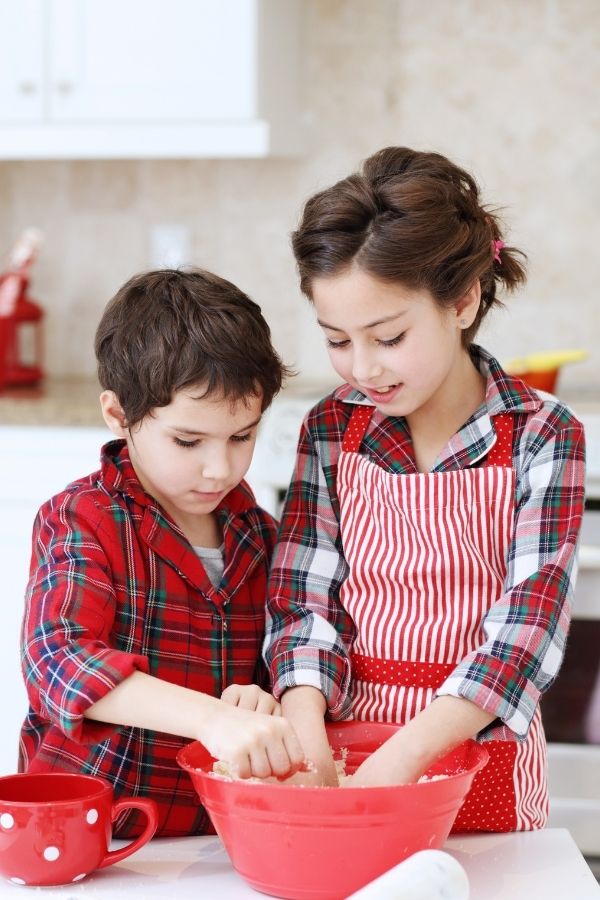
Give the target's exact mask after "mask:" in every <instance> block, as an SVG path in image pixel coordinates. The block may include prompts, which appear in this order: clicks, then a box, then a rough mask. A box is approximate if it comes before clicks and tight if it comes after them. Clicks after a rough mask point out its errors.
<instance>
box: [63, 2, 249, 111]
mask: <svg viewBox="0 0 600 900" xmlns="http://www.w3.org/2000/svg"><path fill="white" fill-rule="evenodd" d="M49 9H50V18H49V27H50V42H49V53H50V59H49V69H50V92H49V98H50V99H49V115H50V119H51V120H52V121H53V122H79V123H83V122H84V121H85V120H89V121H91V122H96V123H98V122H99V121H102V120H104V121H106V122H115V123H119V122H123V121H129V122H131V121H133V122H140V123H141V122H150V121H152V120H162V121H171V122H173V121H175V120H177V121H179V122H186V121H192V120H198V119H204V120H211V119H219V120H223V119H244V118H250V117H252V116H253V115H254V112H255V102H256V84H255V81H256V75H255V72H256V65H255V63H256V59H255V56H256V49H257V40H256V28H257V21H256V18H257V0H227V2H226V3H217V2H215V0H169V3H166V2H165V0H126V2H123V0H102V2H98V0H51V3H50V7H49ZM224 38H225V39H224ZM224 51H225V52H224Z"/></svg>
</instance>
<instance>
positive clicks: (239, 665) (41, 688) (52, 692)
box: [20, 441, 276, 837]
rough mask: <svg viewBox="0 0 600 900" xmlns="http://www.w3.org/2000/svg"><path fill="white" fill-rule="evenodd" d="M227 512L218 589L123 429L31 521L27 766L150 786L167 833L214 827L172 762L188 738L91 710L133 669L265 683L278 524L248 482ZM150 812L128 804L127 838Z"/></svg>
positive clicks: (124, 790) (216, 691)
mask: <svg viewBox="0 0 600 900" xmlns="http://www.w3.org/2000/svg"><path fill="white" fill-rule="evenodd" d="M217 514H218V517H219V521H220V524H221V526H222V529H223V536H224V546H225V550H224V557H225V571H224V575H223V580H222V582H221V584H220V585H219V589H218V590H216V589H215V588H213V586H212V584H211V582H210V580H209V578H208V576H207V574H206V572H205V570H204V568H203V566H202V563H201V562H200V560H199V559H198V557H197V555H196V554H195V553H194V551H193V549H192V547H191V546H190V544H189V542H188V541H187V539H186V538H185V537H184V535H183V533H182V532H181V531H180V530H179V529H178V528H177V526H176V525H174V523H173V522H172V521H171V520H170V519H169V518H167V516H166V515H165V513H164V512H163V510H162V509H161V507H160V506H159V505H158V504H157V503H156V501H154V500H153V499H152V497H150V496H149V495H148V494H146V493H145V492H144V490H143V489H142V487H141V485H140V483H139V481H138V480H137V477H136V475H135V472H134V470H133V467H132V466H131V463H130V461H129V456H128V453H127V448H126V446H125V443H124V441H112V442H110V443H109V444H107V445H106V446H105V447H104V448H103V453H102V459H101V469H100V471H99V472H94V473H93V474H92V475H89V476H88V477H86V478H83V479H81V480H79V481H76V482H74V483H73V484H71V485H69V486H68V487H67V488H66V490H65V491H63V492H62V493H60V494H58V495H57V496H55V497H53V498H52V499H51V500H49V501H48V502H47V503H45V504H44V506H42V508H41V510H40V511H39V513H38V516H37V519H36V522H35V525H34V533H33V552H32V561H31V570H30V580H29V585H28V590H27V597H26V608H25V615H24V620H23V633H22V662H23V672H24V677H25V681H26V686H27V691H28V695H29V703H30V709H29V715H28V717H27V719H26V721H25V723H24V725H23V729H22V733H21V755H20V769H21V770H27V771H30V772H40V771H50V770H61V771H67V772H83V773H86V774H92V775H101V776H103V777H105V778H106V779H107V780H108V781H110V782H112V784H113V785H114V788H115V793H116V795H117V796H121V795H123V794H133V795H137V796H152V797H153V798H154V799H155V800H156V801H157V803H158V806H159V816H160V824H159V830H158V834H161V835H184V834H194V833H202V832H204V831H207V830H210V823H209V821H208V817H207V815H206V813H205V812H204V810H203V808H202V807H201V806H200V805H199V802H198V800H197V797H196V794H195V791H194V789H193V787H192V783H191V781H190V780H189V777H188V776H187V775H186V773H185V772H183V771H182V770H181V769H180V768H179V766H178V765H177V763H176V761H175V755H176V753H177V751H178V750H179V748H180V747H182V746H183V745H184V744H185V743H187V742H188V740H187V739H186V738H179V737H175V736H173V735H169V734H163V733H158V732H150V731H145V730H143V729H136V728H125V727H118V726H113V725H107V724H103V723H100V722H94V721H92V720H90V719H85V718H83V713H84V711H85V710H86V709H87V708H88V707H90V706H91V705H92V704H93V703H95V702H96V701H97V700H99V699H100V698H101V697H103V696H104V695H105V694H107V692H108V691H110V690H111V689H112V688H114V687H115V686H116V685H117V684H119V683H120V682H121V681H123V679H125V678H127V676H128V675H130V674H131V673H132V672H133V671H134V670H136V669H139V670H141V671H143V672H148V673H150V674H151V675H154V676H156V677H158V678H162V679H163V680H165V681H169V682H171V683H173V684H179V685H183V686H185V687H187V688H191V689H192V690H197V691H203V692H205V693H207V694H211V695H213V696H216V697H218V696H220V694H221V691H222V690H223V688H224V687H225V686H226V685H228V684H231V683H232V682H236V683H238V684H250V683H252V682H256V681H258V682H259V683H263V684H264V683H265V675H266V672H265V669H264V665H263V663H262V661H261V659H260V648H261V643H262V639H263V635H264V604H265V596H266V587H267V573H268V565H269V560H270V557H271V554H272V550H273V546H274V543H275V531H276V523H275V520H274V519H273V518H272V517H271V516H270V515H269V514H268V513H266V512H264V511H263V510H261V509H260V508H259V507H257V506H256V502H255V500H254V498H253V496H252V493H251V491H250V490H249V488H248V487H247V486H246V485H245V484H244V483H242V485H240V486H239V487H238V488H236V489H235V490H234V491H232V492H230V494H229V495H228V496H227V497H226V498H225V499H224V501H223V503H222V504H221V506H220V507H219V509H218V511H217ZM142 820H143V816H142V815H141V814H139V813H135V812H131V813H126V814H125V815H124V816H123V818H122V819H120V820H119V821H118V823H117V824H118V828H117V831H118V836H119V837H130V836H132V835H134V834H138V833H139V831H140V830H141V827H142V824H143V823H142Z"/></svg>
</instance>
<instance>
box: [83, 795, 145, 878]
mask: <svg viewBox="0 0 600 900" xmlns="http://www.w3.org/2000/svg"><path fill="white" fill-rule="evenodd" d="M125 809H141V810H142V812H143V813H145V814H146V819H147V822H146V827H145V828H144V830H143V831H142V833H141V834H140V836H139V837H137V838H136V839H135V840H134V841H131V843H129V844H126V845H125V846H124V847H120V848H119V849H118V850H108V851H107V853H106V856H105V857H104V859H103V860H102V862H101V863H100V864H99V865H98V867H97V868H98V869H104V868H105V866H112V864H113V863H116V862H120V861H121V860H122V859H125V858H126V857H128V856H131V854H132V853H135V852H136V850H139V849H140V848H141V847H143V846H144V844H147V843H148V841H149V840H150V838H151V837H153V835H154V832H155V831H156V829H157V828H158V807H157V805H156V803H155V802H154V800H151V799H150V798H149V797H121V799H120V800H117V801H116V802H115V803H113V807H112V821H113V822H114V820H115V819H116V818H117V816H118V815H119V813H120V812H123V811H124V810H125Z"/></svg>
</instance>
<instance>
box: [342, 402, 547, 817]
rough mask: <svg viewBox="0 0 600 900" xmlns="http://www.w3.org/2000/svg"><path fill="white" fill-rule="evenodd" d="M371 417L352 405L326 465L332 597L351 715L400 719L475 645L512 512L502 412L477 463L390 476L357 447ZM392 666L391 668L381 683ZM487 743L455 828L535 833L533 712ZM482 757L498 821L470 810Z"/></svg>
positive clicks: (540, 763)
mask: <svg viewBox="0 0 600 900" xmlns="http://www.w3.org/2000/svg"><path fill="white" fill-rule="evenodd" d="M371 413H372V408H371V409H369V408H366V407H357V408H356V412H355V413H354V415H353V417H352V418H351V420H350V424H349V427H348V431H347V434H346V436H345V440H344V445H343V452H342V454H341V456H340V460H339V464H338V478H337V487H338V496H339V501H340V523H341V534H342V541H343V549H344V556H345V559H346V561H347V563H348V567H349V574H348V577H347V578H346V580H345V581H344V583H343V585H342V586H341V590H340V602H341V604H342V605H343V607H344V608H345V610H346V611H347V613H348V614H349V616H350V618H351V619H352V621H353V623H354V625H355V628H356V635H355V639H354V643H353V648H352V650H353V672H354V679H353V713H354V715H355V716H356V717H357V718H359V719H367V720H371V721H393V722H398V723H399V724H405V723H406V722H408V721H409V720H410V719H412V718H413V717H414V716H415V715H416V714H417V713H419V712H420V711H421V710H422V709H424V707H425V706H427V705H428V704H429V703H430V702H431V700H432V699H433V698H434V696H435V692H436V688H438V687H439V686H440V685H441V683H442V682H443V681H444V679H445V677H447V676H448V675H450V674H451V672H452V670H453V668H454V667H456V666H457V665H458V663H460V661H461V660H463V659H464V658H465V657H466V656H467V655H468V654H470V653H473V652H474V651H476V650H477V648H478V647H479V646H481V644H483V643H484V642H485V639H486V638H485V634H484V631H483V627H484V621H485V617H486V614H487V613H488V612H489V610H490V608H491V607H492V605H493V604H494V603H495V602H496V600H497V599H498V598H499V597H500V596H501V595H502V591H503V586H504V581H505V578H506V559H507V556H508V549H509V546H510V541H511V537H512V528H513V516H514V499H513V498H514V493H515V475H514V471H513V469H512V465H511V454H512V417H511V416H508V415H507V416H498V417H496V419H495V422H494V424H495V428H496V443H495V444H494V446H493V447H492V448H491V450H490V452H489V454H488V457H487V460H486V464H485V465H483V466H481V467H479V468H467V469H459V470H453V471H448V472H441V473H440V472H434V473H431V472H428V473H412V474H407V475H403V476H398V475H396V474H394V473H390V472H386V471H385V470H383V469H382V468H381V467H380V466H377V465H376V464H374V463H373V462H372V461H371V460H369V459H368V458H367V457H365V456H362V455H360V454H359V453H358V452H357V451H358V448H359V446H360V443H361V440H362V435H363V434H364V431H365V430H366V428H367V426H368V422H369V418H370V414H371ZM394 664H395V665H396V667H397V666H398V665H400V669H399V670H398V671H396V672H395V674H394V675H393V677H390V671H391V668H392V667H393V666H394ZM432 670H433V672H432ZM494 745H497V746H496V747H495V746H494ZM487 746H488V747H489V749H490V754H491V757H492V759H491V762H490V764H488V767H487V769H488V770H487V771H486V774H485V791H484V788H483V783H482V784H480V785H479V786H478V785H477V783H476V782H477V779H475V782H474V784H473V789H472V792H471V794H472V796H471V795H469V798H467V801H466V803H465V806H464V807H463V811H462V814H463V828H462V829H461V830H512V829H513V828H517V829H527V828H535V827H541V826H542V825H543V824H544V821H545V818H546V811H547V810H546V808H547V796H546V784H545V748H544V740H543V731H542V728H541V722H540V717H539V711H538V712H536V714H535V715H534V722H533V724H532V727H531V729H530V732H529V734H528V736H527V738H526V739H525V741H523V742H520V743H516V742H513V744H512V745H508V746H507V745H506V742H502V741H490V742H488V745H487ZM494 756H496V758H497V762H498V778H499V779H500V780H502V777H506V778H508V779H509V781H510V785H509V786H510V791H508V794H509V795H511V796H513V797H514V801H512V802H511V804H510V806H511V807H513V808H511V809H510V810H503V811H502V815H501V816H500V817H498V816H497V815H494V814H493V813H491V812H490V811H486V810H485V809H484V808H480V809H479V810H478V808H477V807H478V805H479V806H480V805H481V802H482V799H483V796H484V794H485V793H486V792H487V791H489V789H490V788H493V787H494V786H495V787H496V788H497V787H499V783H498V782H497V783H496V784H495V785H494V784H491V785H490V783H489V782H490V778H491V777H492V772H493V763H494ZM490 765H491V766H492V769H490ZM484 771H485V770H484ZM501 772H503V773H504V775H503V776H501V774H500V773H501ZM482 775H483V773H482ZM475 801H477V802H475Z"/></svg>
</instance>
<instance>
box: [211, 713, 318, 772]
mask: <svg viewBox="0 0 600 900" xmlns="http://www.w3.org/2000/svg"><path fill="white" fill-rule="evenodd" d="M198 740H200V741H201V742H202V743H203V744H204V746H205V747H206V748H207V750H208V751H209V752H210V753H211V755H212V756H214V757H215V759H219V760H222V761H223V762H225V763H227V766H228V768H229V770H230V771H231V772H232V773H233V774H234V775H235V776H236V777H239V778H250V777H251V776H253V777H255V778H268V777H269V776H270V775H275V777H277V778H286V777H289V776H290V775H293V774H294V772H297V771H298V769H300V768H301V767H302V766H303V765H304V752H303V750H302V747H301V746H300V742H299V740H298V738H297V737H296V733H295V731H294V729H293V728H292V726H291V725H290V723H289V722H288V721H287V719H284V718H283V717H282V716H275V715H266V714H265V713H260V712H251V711H250V710H247V709H242V708H241V707H240V706H232V705H231V704H230V703H228V702H221V701H220V700H219V701H216V704H215V707H214V708H213V710H212V712H211V714H210V715H208V716H206V717H202V719H201V720H200V722H199V726H198Z"/></svg>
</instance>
